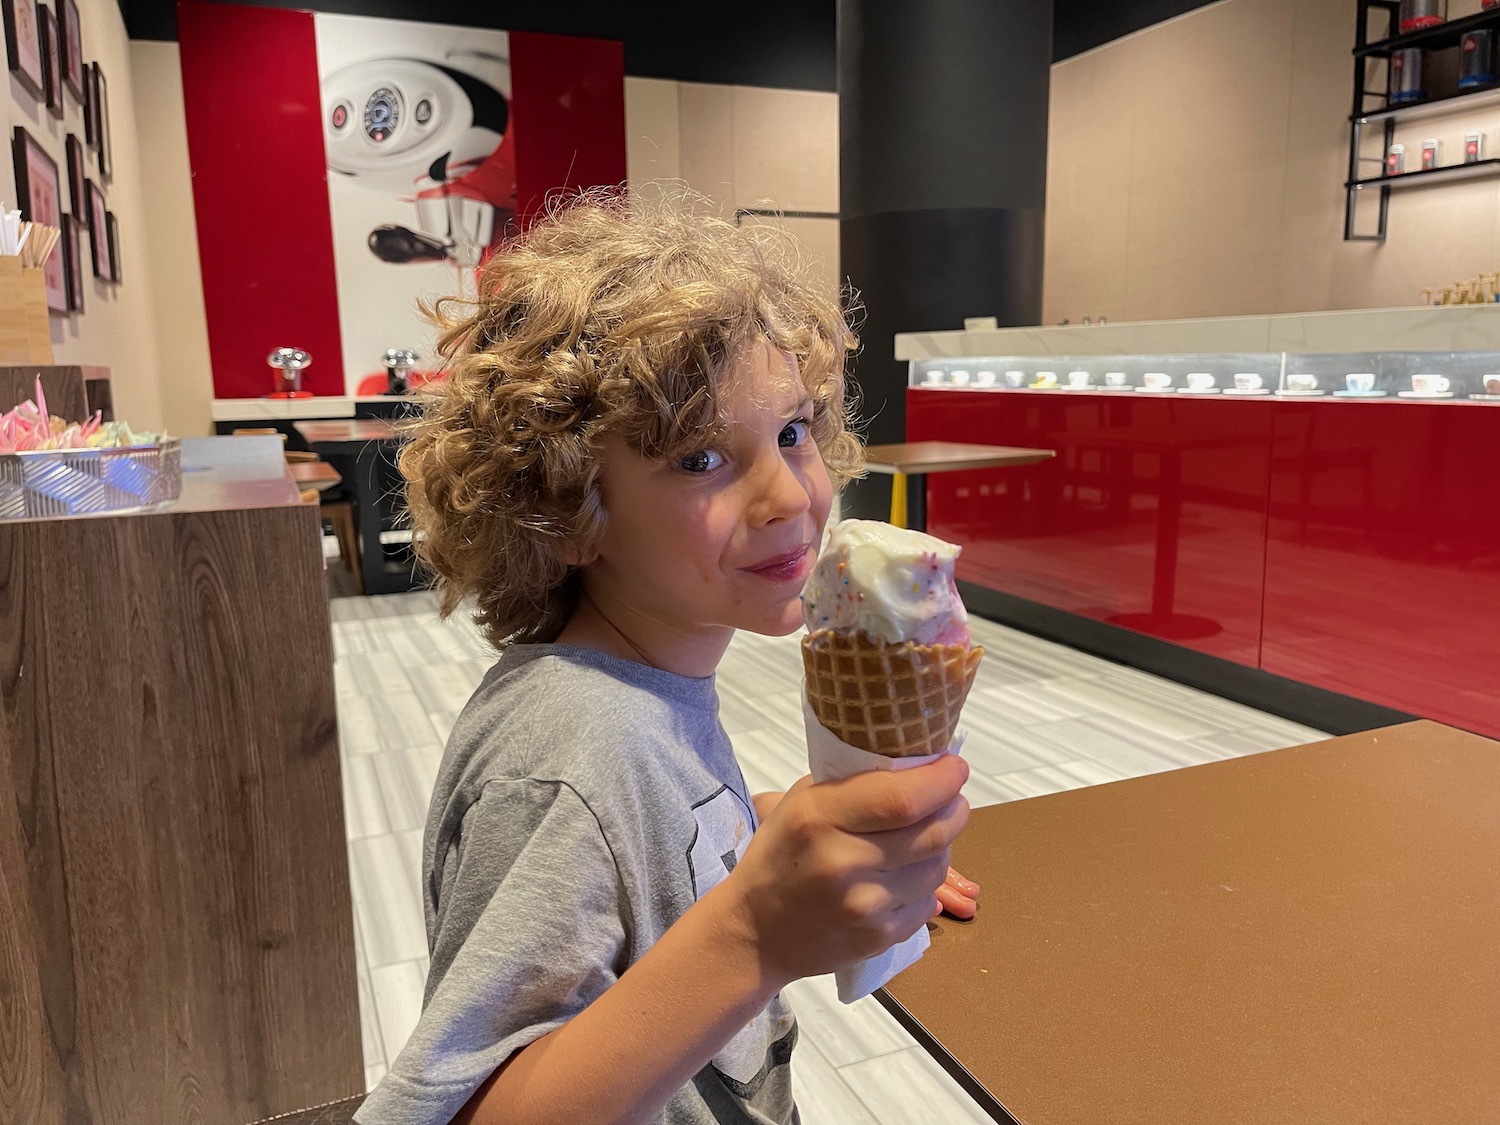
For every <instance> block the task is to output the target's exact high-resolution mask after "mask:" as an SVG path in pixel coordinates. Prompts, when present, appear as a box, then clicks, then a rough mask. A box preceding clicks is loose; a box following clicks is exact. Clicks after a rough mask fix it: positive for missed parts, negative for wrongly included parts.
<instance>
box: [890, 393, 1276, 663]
mask: <svg viewBox="0 0 1500 1125" xmlns="http://www.w3.org/2000/svg"><path fill="white" fill-rule="evenodd" d="M907 395H908V397H907V436H908V438H909V439H910V440H912V441H923V440H941V439H948V440H953V441H974V442H982V443H988V444H992V445H1021V446H1039V447H1042V448H1046V449H1055V450H1057V451H1058V456H1057V457H1056V459H1054V460H1052V461H1049V462H1046V463H1043V464H1041V465H1035V466H1031V467H1028V468H1023V469H996V470H986V471H984V472H973V473H941V474H935V475H934V476H932V477H929V478H928V527H929V529H930V530H931V531H932V532H933V534H935V535H940V536H942V537H943V538H945V539H949V540H951V541H953V542H956V543H961V544H963V546H964V553H963V555H962V557H961V558H960V559H959V564H958V569H959V575H960V577H962V578H965V579H967V580H969V581H971V582H976V583H978V584H980V585H983V586H988V587H989V588H991V589H994V590H1000V591H1003V592H1004V593H1008V594H1014V595H1016V596H1018V597H1023V598H1028V599H1030V600H1032V601H1036V602H1041V603H1042V604H1044V605H1050V606H1053V607H1055V608H1058V609H1064V610H1068V611H1069V612H1072V613H1077V614H1080V615H1082V616H1084V617H1091V618H1095V619H1097V620H1100V621H1107V622H1110V623H1112V624H1117V625H1121V626H1124V627H1126V628H1131V629H1134V630H1136V631H1138V632H1142V633H1146V634H1147V635H1150V636H1154V637H1158V638H1160V639H1163V640H1169V641H1173V642H1176V643H1178V644H1182V645H1185V646H1187V647H1188V648H1192V649H1196V650H1197V651H1200V652H1206V653H1210V654H1212V655H1214V656H1220V657H1223V658H1224V659H1226V660H1234V661H1237V662H1239V663H1241V664H1248V665H1251V666H1254V665H1256V664H1257V663H1258V662H1259V659H1260V618H1261V583H1262V577H1263V570H1264V561H1265V525H1266V482H1267V477H1268V473H1269V462H1268V457H1269V447H1270V435H1271V413H1270V410H1269V409H1268V407H1269V405H1270V404H1268V403H1259V402H1255V403H1252V402H1238V403H1232V404H1224V403H1220V402H1216V401H1214V400H1208V399H1190V398H1178V397H1175V396H1145V395H1129V396H1127V395H1105V394H1074V393H1071V392H1065V391H1060V392H1056V393H1048V392H1027V393H1025V394H998V393H993V392H983V391H980V392H964V391H947V390H941V391H933V390H922V389H913V390H910V391H908V392H907ZM1226 405H1227V406H1228V408H1227V409H1226Z"/></svg>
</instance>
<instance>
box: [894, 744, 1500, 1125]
mask: <svg viewBox="0 0 1500 1125" xmlns="http://www.w3.org/2000/svg"><path fill="white" fill-rule="evenodd" d="M953 863H954V866H955V867H957V868H958V869H960V870H961V871H963V872H964V873H965V874H967V875H970V876H972V877H974V878H975V879H977V880H978V881H979V882H980V883H982V884H983V886H984V897H983V899H982V906H981V909H980V913H979V915H978V917H977V919H976V920H975V921H974V922H972V923H967V924H966V923H960V922H952V921H943V922H941V923H939V924H937V926H936V927H935V929H934V932H933V945H932V949H931V950H930V951H929V952H928V953H927V955H926V956H925V957H924V958H923V959H922V960H921V961H919V962H918V963H917V964H916V965H914V966H913V967H912V968H911V969H909V970H907V971H906V972H904V973H902V974H901V975H900V976H899V977H897V978H896V979H895V980H894V981H892V982H891V984H890V985H889V986H888V987H887V988H886V989H884V990H882V992H880V993H878V994H877V995H878V996H880V998H881V1001H882V1003H884V1004H885V1006H886V1007H887V1008H888V1009H889V1010H890V1011H891V1012H892V1013H893V1014H894V1015H895V1016H896V1018H897V1019H899V1020H900V1021H901V1022H902V1023H903V1024H905V1025H906V1026H907V1027H908V1028H909V1029H910V1030H911V1031H912V1032H913V1033H914V1034H915V1035H916V1036H917V1038H918V1039H919V1041H921V1042H922V1043H923V1045H924V1046H926V1047H927V1049H928V1050H929V1051H931V1052H932V1053H933V1055H934V1056H935V1057H936V1059H937V1060H938V1061H939V1062H940V1063H942V1064H943V1065H944V1067H946V1068H947V1069H948V1070H949V1072H950V1073H952V1074H953V1075H954V1076H955V1078H957V1079H958V1080H959V1081H960V1082H961V1083H962V1084H963V1085H964V1086H965V1087H966V1088H967V1089H968V1090H969V1091H970V1093H972V1094H973V1095H974V1096H975V1097H976V1098H977V1099H978V1100H979V1101H980V1103H981V1104H982V1105H984V1106H985V1108H986V1109H988V1110H989V1112H990V1113H991V1114H992V1115H993V1116H994V1117H995V1118H996V1119H997V1120H999V1121H1002V1122H1020V1123H1021V1125H1074V1123H1077V1125H1084V1123H1087V1125H1095V1123H1098V1122H1110V1123H1112V1125H1115V1123H1131V1122H1142V1123H1146V1122H1149V1123H1151V1125H1203V1123H1206V1122H1236V1123H1239V1122H1267V1123H1270V1122H1276V1123H1286V1122H1299V1123H1309V1125H1311V1123H1316V1125H1384V1123H1390V1125H1397V1123H1400V1125H1409V1123H1411V1122H1416V1121H1423V1122H1443V1123H1444V1125H1471V1123H1472V1125H1478V1123H1480V1122H1484V1123H1487V1125H1488V1123H1493V1122H1495V1121H1496V1120H1500V956H1497V949H1500V743H1495V742H1491V741H1489V740H1487V739H1483V738H1480V737H1478V736H1476V735H1470V734H1465V733H1463V732H1461V731H1457V730H1453V729H1452V728H1449V727H1444V726H1441V725H1439V724H1436V723H1432V722H1416V723H1408V724H1404V725H1402V726H1396V727H1388V728H1385V729H1382V730H1375V731H1369V732H1366V733H1364V734H1357V735H1350V736H1348V737H1345V738H1336V739H1332V740H1330V741H1327V742H1319V743H1314V744H1312V745H1309V746H1299V747H1294V748H1291V749H1287V750H1278V751H1274V752H1271V753H1266V754H1256V755H1252V756H1250V757H1245V758H1237V759H1233V760H1230V761H1225V762H1216V763H1213V764H1211V765H1206V766H1198V767H1194V768H1192V769H1183V770H1176V771H1173V772H1170V773H1163V774H1156V775H1154V776H1151V777H1144V778H1138V779H1135V780H1131V781H1123V782H1118V783H1116V784H1112V785H1101V786H1097V787H1094V788H1089V789H1081V790H1076V791H1074V792H1070V793H1061V794H1057V795H1055V796H1048V797H1040V798H1036V799H1033V800H1028V801H1017V802H1013V803H1010V804H1005V805H997V806H993V807H990V808H985V809H980V810H977V811H976V812H975V813H974V814H973V817H972V819H971V820H970V822H969V826H968V829H967V830H966V832H965V833H964V835H963V836H962V837H961V838H960V840H959V841H958V844H957V846H956V848H955V849H954V858H953Z"/></svg>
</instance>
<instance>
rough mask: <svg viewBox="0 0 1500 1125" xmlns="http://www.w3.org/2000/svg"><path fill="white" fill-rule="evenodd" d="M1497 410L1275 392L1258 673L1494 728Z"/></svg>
mask: <svg viewBox="0 0 1500 1125" xmlns="http://www.w3.org/2000/svg"><path fill="white" fill-rule="evenodd" d="M1497 493H1500V410H1497V409H1496V408H1494V407H1492V406H1484V405H1480V404H1477V403H1476V404H1472V405H1470V404H1463V403H1454V404H1447V405H1427V404H1420V403H1375V402H1372V403H1353V402H1351V403H1340V404H1338V405H1337V406H1331V404H1330V405H1325V404H1319V403H1301V404H1294V403H1279V404H1277V411H1276V428H1275V445H1274V454H1273V461H1272V473H1271V506H1270V527H1269V530H1270V542H1269V545H1268V548H1267V553H1266V596H1265V645H1264V655H1263V659H1262V666H1263V667H1264V668H1265V669H1266V671H1268V672H1275V673H1277V674H1278V675H1282V676H1287V677H1290V678H1291V679H1294V680H1301V681H1303V682H1305V683H1313V684H1318V685H1319V686H1321V687H1327V688H1331V689H1333V690H1335V691H1340V692H1344V693H1345V694H1348V695H1353V696H1357V697H1359V698H1361V699H1368V700H1372V701H1374V702H1376V703H1384V704H1386V705H1388V706H1391V707H1396V708H1399V709H1401V710H1405V711H1411V712H1414V713H1416V714H1419V715H1424V716H1427V717H1430V718H1433V719H1438V720H1441V721H1443V722H1448V723H1453V724H1456V725H1458V726H1462V727H1468V728H1470V729H1472V730H1477V731H1480V732H1482V733H1484V734H1488V735H1492V736H1500V502H1497V500H1496V496H1497Z"/></svg>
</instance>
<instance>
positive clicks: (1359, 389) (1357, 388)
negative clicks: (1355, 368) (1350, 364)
mask: <svg viewBox="0 0 1500 1125" xmlns="http://www.w3.org/2000/svg"><path fill="white" fill-rule="evenodd" d="M1344 386H1345V387H1346V388H1348V390H1349V392H1350V393H1351V394H1356V395H1367V394H1369V393H1370V392H1371V391H1373V390H1374V389H1375V373H1374V372H1373V371H1361V372H1356V373H1355V374H1353V375H1345V376H1344Z"/></svg>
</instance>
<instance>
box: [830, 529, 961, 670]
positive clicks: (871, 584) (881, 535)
mask: <svg viewBox="0 0 1500 1125" xmlns="http://www.w3.org/2000/svg"><path fill="white" fill-rule="evenodd" d="M958 554H959V548H958V547H955V546H954V545H953V544H952V543H945V542H943V540H941V539H938V538H935V537H934V536H931V535H924V534H922V533H921V532H920V531H906V530H903V529H902V528H899V527H894V526H892V525H891V524H888V523H879V522H877V521H875V520H844V522H843V523H840V524H838V525H836V526H835V527H834V528H833V530H832V531H831V532H830V533H829V535H828V541H827V543H826V544H824V547H823V552H822V554H820V555H819V556H818V561H817V564H816V565H815V566H814V567H813V571H812V574H811V575H809V576H808V579H807V584H806V585H805V586H804V587H803V588H802V615H803V618H804V619H805V620H806V622H807V628H808V630H809V631H810V632H816V631H817V630H819V629H834V630H837V631H840V632H855V631H862V632H864V633H866V634H868V635H869V636H870V637H872V638H881V637H883V638H885V640H887V641H888V642H890V643H892V644H900V643H901V642H903V641H915V642H917V643H918V644H923V645H932V644H944V645H947V644H960V645H966V644H968V643H969V626H968V620H969V616H968V614H967V613H966V612H965V611H964V603H963V601H962V600H961V599H960V598H959V596H958V588H957V587H956V586H955V585H954V584H953V564H954V563H955V562H956V561H957V560H958Z"/></svg>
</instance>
